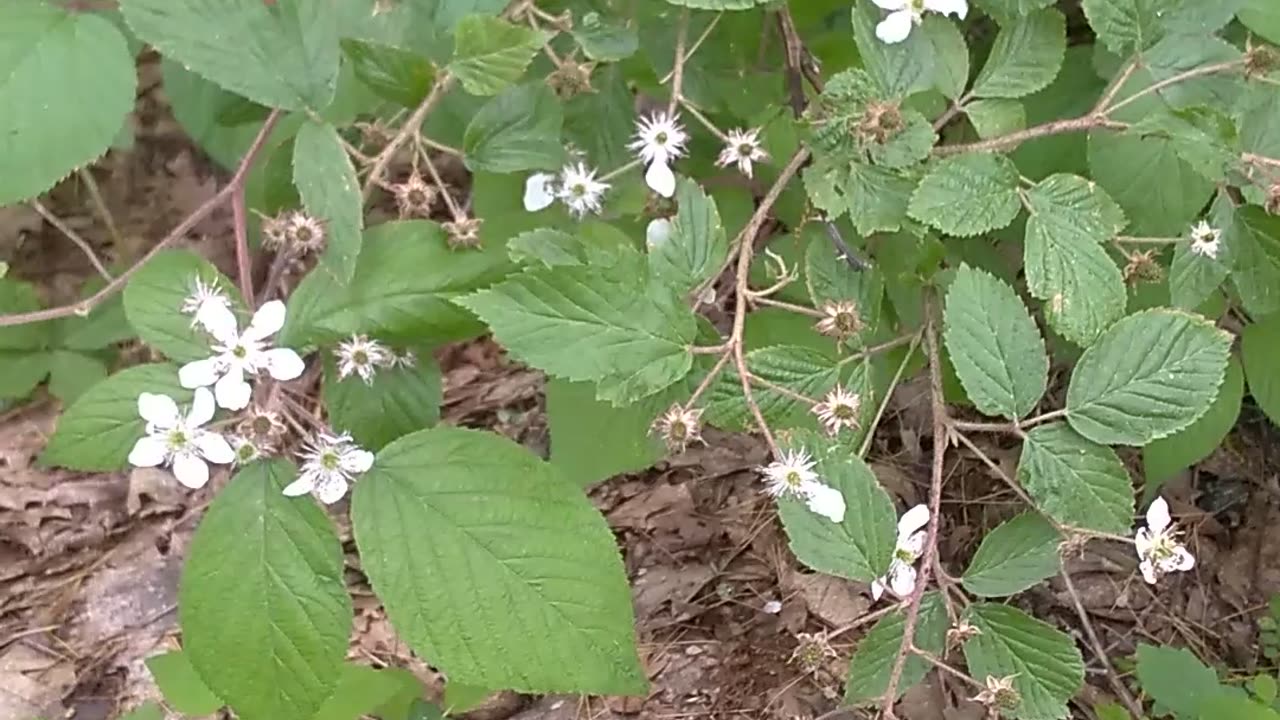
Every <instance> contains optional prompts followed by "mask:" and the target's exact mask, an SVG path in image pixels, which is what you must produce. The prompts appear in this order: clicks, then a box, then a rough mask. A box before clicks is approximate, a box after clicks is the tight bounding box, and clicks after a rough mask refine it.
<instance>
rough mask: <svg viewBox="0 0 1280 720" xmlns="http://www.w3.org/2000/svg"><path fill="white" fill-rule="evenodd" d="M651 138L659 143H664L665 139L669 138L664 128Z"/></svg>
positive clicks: (665, 142)
mask: <svg viewBox="0 0 1280 720" xmlns="http://www.w3.org/2000/svg"><path fill="white" fill-rule="evenodd" d="M653 139H654V140H656V141H657V143H658V144H659V145H666V144H667V140H669V139H670V138H669V137H667V133H666V131H665V130H664V131H660V132H659V133H658V134H657V135H655V136H654V138H653Z"/></svg>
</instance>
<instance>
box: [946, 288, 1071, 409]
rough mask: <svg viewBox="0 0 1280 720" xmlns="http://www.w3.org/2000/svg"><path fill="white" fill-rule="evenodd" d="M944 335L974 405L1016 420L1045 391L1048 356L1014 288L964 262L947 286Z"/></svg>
mask: <svg viewBox="0 0 1280 720" xmlns="http://www.w3.org/2000/svg"><path fill="white" fill-rule="evenodd" d="M944 339H945V341H946V345H947V351H948V352H949V353H950V356H951V363H952V364H953V365H954V366H955V369H956V374H957V375H959V376H960V382H961V384H963V385H964V389H965V393H966V394H967V395H968V396H969V399H970V400H972V401H973V404H974V406H975V407H977V408H978V409H979V410H981V411H982V412H984V413H986V414H987V415H1003V416H1005V417H1007V418H1009V419H1010V420H1016V419H1018V418H1020V417H1022V416H1023V415H1026V414H1027V413H1029V412H1031V410H1032V409H1034V408H1035V406H1036V403H1038V402H1040V397H1041V396H1043V395H1044V390H1045V386H1046V385H1047V383H1048V379H1049V356H1048V355H1047V354H1046V353H1045V349H1044V340H1043V339H1042V338H1041V337H1040V331H1039V329H1038V328H1036V323H1035V321H1034V320H1032V319H1031V316H1030V315H1029V314H1027V309H1026V307H1025V306H1024V305H1023V304H1022V300H1021V299H1020V298H1019V297H1018V294H1017V293H1016V292H1014V291H1013V288H1011V287H1009V286H1008V285H1006V284H1004V282H1002V281H1001V280H999V279H997V278H995V277H993V276H991V275H988V274H987V273H985V272H983V271H981V270H974V269H973V268H971V267H969V266H968V265H962V266H961V267H960V271H959V272H958V273H956V278H955V280H954V281H953V282H952V283H951V287H950V288H949V289H948V290H947V305H946V318H945V323H944Z"/></svg>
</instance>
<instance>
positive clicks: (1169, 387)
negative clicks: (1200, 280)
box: [1067, 309, 1231, 445]
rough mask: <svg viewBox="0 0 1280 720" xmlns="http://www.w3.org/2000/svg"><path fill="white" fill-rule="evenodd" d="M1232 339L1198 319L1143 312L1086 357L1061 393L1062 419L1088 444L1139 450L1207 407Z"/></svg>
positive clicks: (1127, 320)
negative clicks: (1064, 414)
mask: <svg viewBox="0 0 1280 720" xmlns="http://www.w3.org/2000/svg"><path fill="white" fill-rule="evenodd" d="M1230 351H1231V334H1230V333H1228V332H1226V331H1223V330H1219V329H1217V328H1216V327H1214V325H1213V323H1211V322H1209V321H1207V320H1205V319H1204V318H1201V317H1200V316H1198V315H1192V314H1190V313H1186V312H1182V311H1177V310H1167V309H1158V310H1147V311H1144V312H1140V313H1135V314H1133V315H1130V316H1129V317H1127V318H1125V319H1123V320H1121V321H1119V322H1117V323H1116V324H1115V325H1113V326H1111V329H1110V330H1108V331H1107V332H1106V333H1105V334H1103V336H1102V337H1101V338H1099V340H1098V342H1097V343H1096V344H1094V345H1093V346H1092V347H1090V348H1089V349H1088V350H1086V351H1085V353H1084V355H1083V356H1082V357H1081V358H1080V362H1079V363H1077V364H1076V367H1075V370H1074V371H1073V372H1072V374H1071V385H1070V386H1069V387H1068V388H1067V420H1068V421H1069V422H1070V423H1071V427H1073V428H1075V430H1076V431H1077V432H1079V433H1080V434H1081V435H1084V436H1085V437H1087V438H1089V439H1090V440H1093V441H1094V442H1100V443H1106V444H1112V445H1145V444H1147V443H1149V442H1151V441H1152V440H1156V439H1159V438H1162V437H1166V436H1168V435H1172V434H1173V433H1175V432H1177V431H1179V430H1181V429H1182V428H1184V427H1186V426H1188V425H1190V424H1191V423H1193V422H1195V421H1196V419H1197V418H1199V417H1200V416H1201V415H1203V414H1204V413H1205V411H1206V410H1208V409H1209V405H1210V403H1212V402H1213V399H1214V398H1215V397H1216V396H1217V394H1218V386H1219V385H1221V384H1222V378H1223V375H1224V373H1225V372H1226V369H1227V356H1228V354H1229V353H1230Z"/></svg>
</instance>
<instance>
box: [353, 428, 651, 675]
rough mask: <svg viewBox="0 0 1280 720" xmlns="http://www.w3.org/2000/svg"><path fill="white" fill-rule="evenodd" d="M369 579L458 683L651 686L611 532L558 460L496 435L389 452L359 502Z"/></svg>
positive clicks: (419, 440)
mask: <svg viewBox="0 0 1280 720" xmlns="http://www.w3.org/2000/svg"><path fill="white" fill-rule="evenodd" d="M352 520H353V526H354V530H355V537H356V543H357V544H358V546H359V548H360V557H361V561H362V564H363V567H364V570H365V572H366V573H367V574H368V575H369V580H370V582H371V583H372V585H373V588H374V590H375V591H376V592H377V593H378V597H379V598H381V599H382V601H383V603H384V604H385V605H386V608H387V613H388V615H389V616H390V618H391V621H392V623H393V624H394V625H395V626H396V629H397V631H398V632H399V634H400V636H401V637H403V638H404V639H405V640H406V641H407V642H408V643H409V645H410V646H411V647H412V648H413V649H414V650H415V651H417V652H418V653H419V654H420V655H422V656H423V657H429V658H431V661H432V663H433V664H435V665H437V666H438V667H440V668H441V669H443V670H444V671H445V672H446V673H448V674H449V677H450V678H451V679H456V680H457V681H458V682H461V683H466V684H475V685H480V686H483V687H500V688H512V689H516V690H522V691H530V692H587V693H599V694H610V695H613V694H627V693H637V692H643V691H644V689H645V687H646V685H647V683H646V681H645V676H644V672H643V670H641V668H640V664H639V660H638V659H637V657H636V650H635V645H634V643H635V637H634V630H633V628H632V623H633V618H632V611H631V595H630V592H629V590H628V588H627V581H626V576H625V575H624V574H623V569H622V563H621V561H620V560H619V557H618V550H617V548H616V546H615V544H614V540H613V536H612V534H610V532H609V528H608V527H607V526H606V525H605V523H604V520H603V519H602V518H601V517H600V515H599V514H598V513H597V512H596V511H595V510H594V509H593V508H592V507H591V504H590V502H588V500H587V498H586V496H584V495H583V494H582V492H581V490H580V489H579V488H578V487H577V486H575V485H574V484H572V483H570V482H568V481H566V480H565V479H564V478H563V477H562V476H561V475H560V474H559V473H558V472H557V471H556V470H555V469H554V468H553V467H552V466H550V465H548V464H546V463H544V462H542V461H541V460H539V459H538V458H537V457H535V456H534V455H533V454H532V453H530V452H529V451H527V450H525V449H524V448H522V447H519V446H517V445H515V444H514V443H512V442H510V441H508V440H505V439H503V438H501V437H499V436H497V435H493V434H490V433H483V432H477V431H473V430H462V429H456V428H446V427H440V428H436V429H433V430H425V431H422V432H418V433H414V434H412V435H408V436H406V437H403V438H401V439H399V440H397V441H396V442H394V443H392V444H390V445H388V446H387V447H386V448H385V449H383V451H382V452H381V453H379V455H378V458H377V460H376V461H375V463H374V467H373V469H372V470H371V471H370V472H369V473H368V474H367V475H365V476H364V477H363V478H362V479H361V480H360V481H359V482H358V483H356V489H355V497H354V499H353V505H352Z"/></svg>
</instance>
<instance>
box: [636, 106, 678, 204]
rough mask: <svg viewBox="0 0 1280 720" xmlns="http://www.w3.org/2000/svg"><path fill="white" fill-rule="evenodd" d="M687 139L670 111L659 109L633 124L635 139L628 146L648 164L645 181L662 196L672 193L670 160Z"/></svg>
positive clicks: (674, 177)
mask: <svg viewBox="0 0 1280 720" xmlns="http://www.w3.org/2000/svg"><path fill="white" fill-rule="evenodd" d="M688 141H689V135H688V133H686V132H685V131H684V128H683V127H682V126H681V125H680V120H679V118H677V117H676V116H675V115H674V114H672V113H669V112H666V111H659V112H656V113H654V114H652V115H650V116H649V117H647V118H642V119H641V120H639V121H638V122H637V123H636V135H635V140H633V141H632V142H631V144H630V145H628V147H630V148H631V149H632V150H633V151H635V152H636V153H637V154H638V155H639V156H640V161H641V162H642V163H644V164H645V165H646V166H647V167H648V169H647V170H646V171H645V175H644V180H645V183H646V184H647V185H648V186H649V187H650V188H651V189H652V190H653V191H654V192H656V193H658V194H659V195H661V196H662V197H667V198H669V197H671V196H672V195H675V192H676V176H675V173H673V172H672V171H671V163H672V162H673V161H675V160H676V159H677V158H679V157H681V156H682V155H684V152H685V143H686V142H688Z"/></svg>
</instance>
